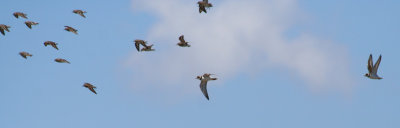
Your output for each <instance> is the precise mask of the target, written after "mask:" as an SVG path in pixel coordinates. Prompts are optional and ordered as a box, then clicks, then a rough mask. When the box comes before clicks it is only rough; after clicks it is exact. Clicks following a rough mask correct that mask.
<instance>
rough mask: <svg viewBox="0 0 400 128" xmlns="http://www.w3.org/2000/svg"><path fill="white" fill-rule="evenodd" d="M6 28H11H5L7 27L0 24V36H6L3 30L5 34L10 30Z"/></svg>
mask: <svg viewBox="0 0 400 128" xmlns="http://www.w3.org/2000/svg"><path fill="white" fill-rule="evenodd" d="M8 28H11V27H10V26H7V25H4V24H0V32H1V34H3V35H6V33H5V32H4V30H5V31H7V32H10V30H8Z"/></svg>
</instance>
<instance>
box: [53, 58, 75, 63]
mask: <svg viewBox="0 0 400 128" xmlns="http://www.w3.org/2000/svg"><path fill="white" fill-rule="evenodd" d="M54 61H56V62H58V63H68V64H71V63H70V62H69V61H67V60H65V59H61V58H57V59H54Z"/></svg>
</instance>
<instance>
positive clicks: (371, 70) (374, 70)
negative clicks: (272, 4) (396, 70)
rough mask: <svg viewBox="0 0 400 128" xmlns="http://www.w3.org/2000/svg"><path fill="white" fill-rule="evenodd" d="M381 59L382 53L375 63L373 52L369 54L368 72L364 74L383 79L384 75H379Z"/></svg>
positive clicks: (371, 77)
mask: <svg viewBox="0 0 400 128" xmlns="http://www.w3.org/2000/svg"><path fill="white" fill-rule="evenodd" d="M381 59H382V55H379V58H378V60H377V61H376V62H375V65H374V64H373V60H372V54H370V55H369V58H368V64H367V67H368V73H366V74H365V75H364V76H365V77H368V78H370V79H378V80H380V79H383V78H382V77H379V76H378V68H379V64H380V63H381Z"/></svg>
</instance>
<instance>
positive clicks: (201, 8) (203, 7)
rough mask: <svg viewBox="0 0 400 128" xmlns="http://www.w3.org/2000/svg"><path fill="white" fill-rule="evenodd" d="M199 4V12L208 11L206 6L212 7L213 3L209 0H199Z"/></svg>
mask: <svg viewBox="0 0 400 128" xmlns="http://www.w3.org/2000/svg"><path fill="white" fill-rule="evenodd" d="M197 4H198V5H199V13H201V12H204V13H207V10H206V8H210V7H212V4H211V3H208V0H203V1H199V2H197Z"/></svg>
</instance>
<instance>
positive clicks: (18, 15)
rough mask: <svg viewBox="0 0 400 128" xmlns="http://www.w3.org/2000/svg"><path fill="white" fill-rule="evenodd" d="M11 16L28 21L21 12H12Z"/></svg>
mask: <svg viewBox="0 0 400 128" xmlns="http://www.w3.org/2000/svg"><path fill="white" fill-rule="evenodd" d="M13 15H14V16H15V18H19V17H22V18H25V19H28V17H26V15H27V14H25V13H22V12H14V13H13Z"/></svg>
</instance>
